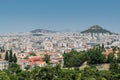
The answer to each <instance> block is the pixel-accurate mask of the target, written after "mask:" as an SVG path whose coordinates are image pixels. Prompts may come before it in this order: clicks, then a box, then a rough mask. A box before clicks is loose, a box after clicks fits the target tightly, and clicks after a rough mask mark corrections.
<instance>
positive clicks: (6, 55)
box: [5, 50, 9, 61]
mask: <svg viewBox="0 0 120 80" xmlns="http://www.w3.org/2000/svg"><path fill="white" fill-rule="evenodd" d="M5 60H7V61H8V60H9V56H8V50H7V51H6V54H5Z"/></svg>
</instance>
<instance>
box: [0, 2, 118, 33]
mask: <svg viewBox="0 0 120 80" xmlns="http://www.w3.org/2000/svg"><path fill="white" fill-rule="evenodd" d="M119 3H120V1H118V0H116V1H113V0H109V1H107V0H101V1H96V0H91V1H88V0H84V1H83V0H50V1H49V0H44V1H42V0H36V1H33V0H26V1H24V0H12V1H10V0H4V1H0V26H1V27H0V28H1V29H0V33H4V32H27V31H31V30H34V29H47V30H53V31H83V30H85V29H88V28H89V27H90V26H92V25H100V26H101V27H103V28H104V29H108V30H110V31H112V32H118V33H120V23H119V21H120V15H119V14H120V11H119V8H120V5H119Z"/></svg>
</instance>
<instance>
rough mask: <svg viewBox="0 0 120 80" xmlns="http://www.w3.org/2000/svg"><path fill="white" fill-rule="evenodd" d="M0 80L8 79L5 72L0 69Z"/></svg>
mask: <svg viewBox="0 0 120 80" xmlns="http://www.w3.org/2000/svg"><path fill="white" fill-rule="evenodd" d="M0 80H10V78H9V76H8V75H7V74H6V73H5V72H3V71H0Z"/></svg>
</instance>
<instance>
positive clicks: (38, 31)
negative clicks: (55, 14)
mask: <svg viewBox="0 0 120 80" xmlns="http://www.w3.org/2000/svg"><path fill="white" fill-rule="evenodd" d="M30 32H31V33H55V31H51V30H45V29H35V30H32V31H30Z"/></svg>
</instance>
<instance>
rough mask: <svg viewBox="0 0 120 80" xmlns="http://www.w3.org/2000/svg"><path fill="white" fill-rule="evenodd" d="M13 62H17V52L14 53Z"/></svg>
mask: <svg viewBox="0 0 120 80" xmlns="http://www.w3.org/2000/svg"><path fill="white" fill-rule="evenodd" d="M13 62H14V63H16V62H17V57H16V54H15V53H14V55H13Z"/></svg>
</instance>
